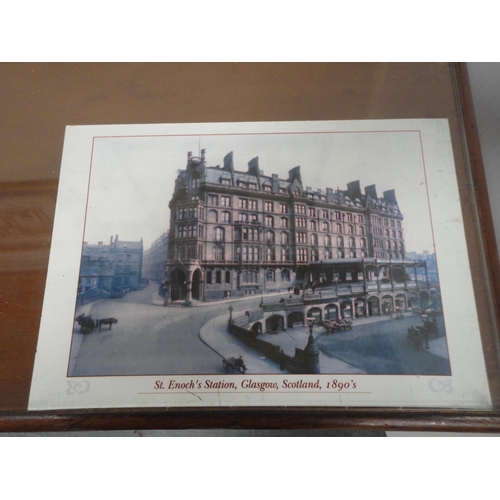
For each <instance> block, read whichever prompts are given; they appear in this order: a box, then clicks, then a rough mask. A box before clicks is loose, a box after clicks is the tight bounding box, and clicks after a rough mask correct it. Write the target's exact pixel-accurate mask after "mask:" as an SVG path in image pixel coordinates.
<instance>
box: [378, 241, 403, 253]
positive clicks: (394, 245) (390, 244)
mask: <svg viewBox="0 0 500 500" xmlns="http://www.w3.org/2000/svg"><path fill="white" fill-rule="evenodd" d="M373 246H374V247H376V248H382V247H385V249H386V250H400V251H401V252H402V251H404V245H403V242H402V241H400V242H399V243H398V242H397V241H390V240H385V245H384V243H383V240H380V239H379V238H373Z"/></svg>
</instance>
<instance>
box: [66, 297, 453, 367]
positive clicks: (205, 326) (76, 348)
mask: <svg viewBox="0 0 500 500" xmlns="http://www.w3.org/2000/svg"><path fill="white" fill-rule="evenodd" d="M139 293H140V294H141V297H139V295H137V294H139ZM134 294H136V295H134ZM128 295H130V297H128V299H127V301H128V302H133V303H134V304H135V302H136V301H138V300H140V302H141V303H142V304H143V305H142V306H140V305H137V304H135V305H134V307H136V308H141V307H142V308H144V307H146V308H147V307H148V305H149V306H150V307H151V305H157V306H163V305H164V303H163V298H162V297H160V295H158V293H157V290H156V289H150V290H143V291H141V292H133V293H130V294H127V296H128ZM318 295H319V294H318V293H316V294H314V296H315V297H316V296H318ZM127 296H126V298H127ZM288 296H289V294H288V293H287V292H276V293H273V294H266V295H265V296H263V301H264V304H266V303H267V304H269V303H276V302H277V301H278V300H279V299H278V298H279V297H288ZM323 297H324V298H325V294H323ZM318 298H319V297H318ZM248 300H249V298H248V297H242V298H232V299H231V298H228V299H226V300H224V301H217V302H199V301H193V303H192V306H193V308H195V309H193V310H191V311H190V310H189V309H186V308H184V307H183V308H182V314H180V313H181V311H180V310H177V311H176V309H175V308H166V309H163V311H164V312H162V310H161V309H160V308H156V307H153V308H152V309H151V311H150V312H151V313H153V310H155V311H156V313H154V314H152V315H150V313H147V312H146V311H144V312H143V313H141V314H147V317H146V316H143V317H144V319H143V320H142V323H141V324H140V325H137V326H135V325H133V324H132V322H133V320H134V318H133V317H130V318H126V317H125V312H128V311H129V309H130V308H132V309H133V307H132V305H133V304H132V303H130V306H128V305H126V304H122V307H126V309H124V310H123V311H121V315H122V316H123V319H124V321H120V323H119V324H118V325H117V327H116V332H115V328H114V329H113V334H112V332H101V333H100V334H99V337H101V340H100V344H99V345H97V346H93V347H92V346H87V347H86V350H88V349H89V348H91V349H92V352H94V354H93V357H92V359H94V358H95V349H98V351H99V352H101V351H103V353H104V354H103V355H106V356H107V357H106V360H107V364H109V363H110V361H109V360H110V359H111V360H112V359H115V358H117V359H121V357H122V356H118V353H119V352H121V351H122V350H123V352H122V353H121V354H122V355H125V353H126V352H129V351H130V349H131V348H132V347H131V346H133V348H134V350H136V351H137V352H143V351H144V352H145V353H146V354H144V353H143V356H146V357H147V358H148V359H149V358H150V357H153V358H154V357H155V354H154V353H150V352H149V351H147V349H146V347H147V345H149V344H151V342H152V344H153V346H154V347H155V352H157V351H158V350H159V351H162V352H172V348H174V346H176V347H175V349H174V350H176V352H177V358H183V359H184V357H185V356H188V358H189V359H191V358H193V359H194V358H196V356H198V357H199V356H202V358H203V359H205V358H207V355H206V354H205V355H204V356H203V354H202V352H201V351H200V352H199V353H198V354H195V352H194V351H193V348H194V346H193V345H192V343H189V342H187V341H188V336H187V335H189V336H190V335H193V337H191V338H192V339H194V338H195V336H198V337H199V338H200V339H201V341H202V342H203V344H204V346H203V348H204V349H206V347H205V346H208V347H209V348H210V350H211V351H212V352H213V353H214V355H215V354H216V356H212V357H210V356H208V358H210V359H211V358H213V361H212V363H213V364H214V366H213V367H212V368H211V367H208V370H209V371H210V372H211V370H213V369H214V367H216V366H217V367H218V366H219V363H218V361H217V359H218V357H221V358H230V357H238V356H240V355H241V356H242V357H243V360H244V362H245V365H246V367H247V369H248V372H250V373H263V374H271V373H287V372H286V371H281V370H280V368H279V365H278V364H277V363H275V362H274V361H271V360H270V359H268V358H267V357H266V356H264V355H263V354H262V353H260V352H259V351H256V350H254V349H252V348H250V347H249V346H247V345H246V344H245V343H243V342H241V341H240V340H239V339H238V338H236V337H235V336H233V335H232V334H230V333H229V332H228V331H227V323H228V320H229V314H228V313H226V312H225V311H227V308H226V307H228V305H229V304H230V303H235V305H234V311H235V312H233V316H235V315H236V316H241V315H243V312H244V308H245V307H246V306H247V304H246V302H248ZM260 300H261V297H258V296H257V297H253V302H252V304H253V305H252V307H256V306H257V304H258V303H259V301H260ZM124 301H125V299H120V300H118V299H117V300H115V301H114V302H115V303H116V304H115V305H113V304H111V303H109V304H107V301H103V304H97V303H93V304H88V305H86V306H84V307H82V308H79V309H78V311H77V314H80V313H84V314H89V313H90V309H91V307H93V306H94V307H96V308H97V309H99V310H98V311H95V312H96V314H98V315H99V314H102V313H103V311H101V309H103V308H105V307H106V306H108V307H113V308H117V307H118V306H119V305H120V304H118V303H119V302H120V303H121V302H124ZM239 302H243V303H241V304H238V303H239ZM226 304H227V306H226ZM183 305H184V302H183V301H179V306H183ZM99 306H102V307H99ZM215 307H217V308H219V310H220V312H219V314H220V313H222V312H224V314H222V315H219V316H216V317H213V318H211V316H214V312H215V314H217V312H216V311H214V310H213V309H214V308H215ZM198 308H200V309H198ZM210 308H212V311H211V310H210ZM113 311H114V309H113ZM167 311H168V312H167ZM133 312H134V311H131V312H130V314H131V315H132V316H134V317H135V313H134V314H133ZM139 312H140V311H139ZM158 314H160V316H161V318H160V317H158V318H156V317H157V316H158ZM186 314H187V316H186ZM188 317H189V318H191V320H188V321H187V322H186V319H187V318H188ZM404 317H405V318H406V321H405V322H404V323H406V322H409V321H411V319H412V318H414V319H415V323H414V324H419V323H420V322H421V320H420V317H419V316H414V315H413V314H412V313H405V314H404ZM148 318H150V319H151V321H152V322H153V323H154V324H151V325H149V324H148V328H147V331H148V332H149V333H148V335H147V337H148V338H149V337H151V339H150V341H149V342H147V343H144V342H143V340H144V339H145V338H144V335H143V334H141V335H142V337H141V338H142V340H141V338H137V337H139V334H138V333H137V332H140V330H142V329H144V328H145V325H146V324H147V323H148V321H149V319H148ZM155 318H156V319H155ZM125 320H126V321H125ZM158 320H160V323H158V324H156V322H157V321H158ZM134 321H135V320H134ZM381 322H387V323H389V322H390V323H392V324H393V325H394V326H395V325H396V322H398V320H396V319H395V318H390V317H389V316H385V315H384V316H373V317H369V318H356V319H354V320H353V326H354V331H358V332H359V334H361V336H362V337H359V341H361V342H363V339H364V338H365V335H363V330H364V329H363V328H359V327H363V326H366V327H367V328H368V330H367V332H369V331H370V329H371V330H373V327H370V325H375V324H378V323H381ZM189 323H191V325H192V326H191V328H190V327H189ZM195 325H196V326H195ZM401 326H403V325H401ZM407 326H408V325H407ZM118 327H121V328H122V329H127V328H128V329H129V330H131V331H130V332H129V333H126V332H125V331H124V332H121V331H118ZM140 327H142V328H140ZM160 327H161V328H160ZM193 327H194V328H193ZM388 327H389V324H388ZM139 328H140V329H139ZM162 328H163V330H165V332H163V330H162ZM391 328H393V327H391ZM158 329H159V330H162V331H161V332H160V331H158V332H156V330H158ZM385 329H386V328H385V327H383V328H382V330H385ZM136 330H137V331H136ZM181 330H182V331H181ZM184 330H186V332H184ZM377 331H378V329H377ZM176 332H177V333H179V335H178V336H179V339H176V338H174V334H176ZM323 334H324V329H323V328H319V327H315V328H314V331H313V335H314V337H315V338H316V339H318V340H320V339H329V338H330V337H324V336H323ZM127 335H128V337H129V339H128V341H127V342H128V343H127V344H126V343H125V341H126V340H127V339H126V336H127ZM401 335H404V333H401ZM115 336H118V337H115ZM358 336H359V335H358ZM358 336H357V337H358ZM95 337H96V338H95V339H90V340H92V341H94V343H95V342H97V340H98V339H97V337H98V336H97V335H96V336H95ZM107 337H110V338H109V339H108V338H107ZM112 337H115V340H114V341H113V343H112V345H111V347H112V348H113V349H112V351H110V352H108V351H106V349H108V350H109V349H110V348H111V347H110V346H107V345H106V344H105V343H106V342H110V341H111V338H112ZM259 338H261V339H262V340H265V341H267V342H269V343H270V344H273V345H277V346H279V347H280V349H282V350H283V351H284V352H285V353H286V354H287V355H290V356H293V355H294V354H295V349H296V348H299V349H304V347H305V346H306V345H307V341H308V338H309V329H308V328H307V326H306V327H295V328H289V329H288V330H287V331H280V332H279V333H276V334H268V333H264V334H261V335H260V337H259ZM336 338H337V337H335V339H336ZM182 339H184V340H182ZM119 340H120V341H119ZM86 341H89V339H85V337H84V336H83V335H81V334H80V333H78V332H75V333H74V334H73V344H72V351H71V356H70V366H69V373H72V372H73V370H74V367H75V364H76V362H77V360H78V354H79V352H80V350H81V349H80V347H82V344H84V343H85V342H86ZM191 342H192V340H191ZM357 342H358V341H356V343H355V345H358V344H357ZM122 343H123V345H121V344H122ZM203 344H201V345H200V347H201V346H202V345H203ZM189 346H191V347H189ZM82 348H83V347H82ZM185 349H188V350H187V351H186V352H184V350H185ZM115 351H116V352H115ZM146 351H147V352H146ZM327 351H328V350H327ZM426 351H427V352H428V353H430V354H434V355H435V356H439V357H440V358H444V359H448V351H447V346H446V339H445V338H444V337H439V338H437V339H433V340H431V341H429V349H428V350H426ZM197 352H198V351H197ZM336 352H337V349H336V348H334V349H330V350H329V352H328V354H326V353H325V352H323V351H320V359H319V362H320V370H321V373H325V374H326V373H332V374H337V373H338V374H341V373H342V374H360V373H367V372H366V371H363V370H366V369H367V368H366V367H365V366H362V367H357V366H354V365H351V364H349V363H353V359H354V358H351V359H347V358H346V356H343V359H339V358H336V357H335V356H336ZM340 355H341V354H340V352H339V356H340ZM155 359H156V358H155ZM89 362H90V361H88V360H87V363H89ZM172 362H173V361H172V360H170V363H172ZM92 363H96V361H92ZM152 363H153V360H152V359H149V361H148V364H152ZM200 363H201V361H200ZM153 364H154V363H153ZM174 364H175V363H174ZM169 366H170V365H169ZM175 366H176V367H177V365H175ZM200 366H201V365H200ZM210 366H211V365H210ZM149 368H151V369H153V368H152V367H149ZM121 369H122V370H123V369H124V368H121ZM157 369H158V370H161V369H163V368H162V367H157ZM170 369H173V365H172V366H171V368H170ZM176 370H177V368H176ZM179 373H180V372H179Z"/></svg>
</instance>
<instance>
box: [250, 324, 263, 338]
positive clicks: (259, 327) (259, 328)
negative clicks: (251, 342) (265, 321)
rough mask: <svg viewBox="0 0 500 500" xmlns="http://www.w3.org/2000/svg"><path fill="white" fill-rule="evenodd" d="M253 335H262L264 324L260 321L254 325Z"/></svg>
mask: <svg viewBox="0 0 500 500" xmlns="http://www.w3.org/2000/svg"><path fill="white" fill-rule="evenodd" d="M252 333H253V334H254V335H260V334H261V333H262V323H261V322H260V321H257V323H254V325H253V326H252Z"/></svg>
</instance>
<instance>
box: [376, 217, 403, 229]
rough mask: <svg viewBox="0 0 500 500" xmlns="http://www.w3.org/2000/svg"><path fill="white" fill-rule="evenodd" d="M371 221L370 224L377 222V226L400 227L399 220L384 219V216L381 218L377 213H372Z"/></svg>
mask: <svg viewBox="0 0 500 500" xmlns="http://www.w3.org/2000/svg"><path fill="white" fill-rule="evenodd" d="M371 221H372V224H378V225H379V226H382V225H383V226H390V227H397V228H401V221H399V220H394V219H386V218H384V219H382V217H379V216H378V215H372V216H371Z"/></svg>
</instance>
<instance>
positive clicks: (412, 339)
mask: <svg viewBox="0 0 500 500" xmlns="http://www.w3.org/2000/svg"><path fill="white" fill-rule="evenodd" d="M421 318H422V321H423V325H422V326H416V327H414V326H410V328H408V334H407V336H406V340H407V341H408V343H409V344H410V345H411V346H412V347H413V348H414V349H415V350H419V349H421V348H422V345H423V344H424V343H425V348H426V349H428V348H429V344H428V342H429V339H430V338H434V337H437V336H438V335H439V329H438V326H437V322H436V318H432V320H429V318H428V316H427V315H425V314H422V315H421Z"/></svg>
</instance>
